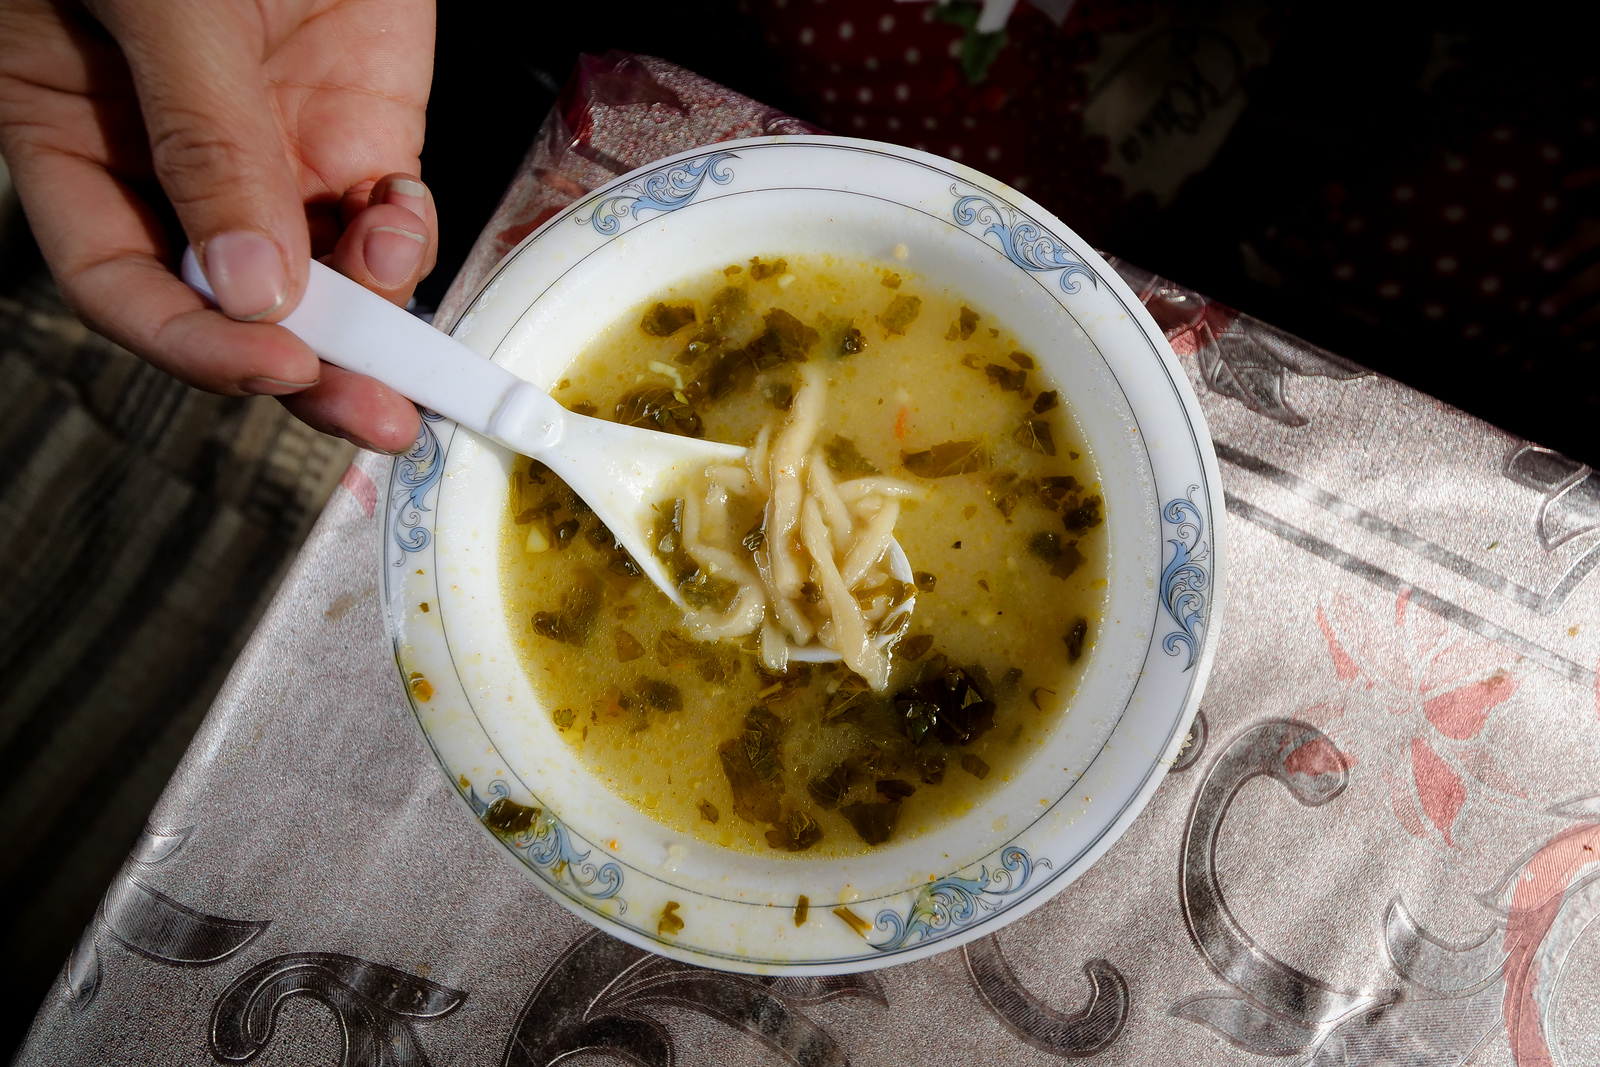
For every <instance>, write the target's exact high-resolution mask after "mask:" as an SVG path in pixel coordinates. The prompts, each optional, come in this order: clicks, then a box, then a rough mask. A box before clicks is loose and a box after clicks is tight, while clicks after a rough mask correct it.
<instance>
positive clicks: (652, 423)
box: [614, 385, 705, 437]
mask: <svg viewBox="0 0 1600 1067" xmlns="http://www.w3.org/2000/svg"><path fill="white" fill-rule="evenodd" d="M614 414H615V416H616V421H617V422H620V423H622V424H623V425H624V426H643V427H644V428H645V429H647V430H662V431H665V432H666V433H675V434H678V435H679V436H680V437H700V436H702V435H703V434H704V433H705V427H704V425H703V424H702V423H701V421H700V414H699V412H697V411H695V409H694V407H693V406H692V405H691V404H689V402H688V401H686V400H684V399H682V398H680V397H679V395H678V394H677V393H676V392H674V391H673V389H672V387H671V386H670V385H644V386H640V387H639V388H638V389H635V390H633V391H631V392H628V393H625V394H623V396H622V399H620V400H618V401H617V404H616V408H615V409H614Z"/></svg>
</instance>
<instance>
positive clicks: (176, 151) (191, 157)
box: [150, 122, 247, 204]
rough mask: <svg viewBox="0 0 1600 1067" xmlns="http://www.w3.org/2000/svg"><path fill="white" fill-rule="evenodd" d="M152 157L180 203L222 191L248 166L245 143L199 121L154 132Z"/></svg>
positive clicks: (171, 194)
mask: <svg viewBox="0 0 1600 1067" xmlns="http://www.w3.org/2000/svg"><path fill="white" fill-rule="evenodd" d="M150 159H151V162H152V163H153V164H154V166H155V171H156V174H157V175H159V176H160V178H161V182H162V185H163V186H165V187H166V190H167V195H168V196H169V197H171V198H172V200H173V202H174V203H177V204H181V203H187V202H192V201H197V200H207V199H211V198H212V197H214V196H218V195H221V194H222V193H223V192H224V191H225V190H226V189H227V188H229V187H231V186H235V185H236V184H237V182H238V180H239V179H240V177H242V175H243V172H244V171H245V170H246V166H247V165H246V163H245V160H246V159H247V153H246V152H245V150H244V148H243V146H242V145H240V144H239V143H238V142H237V141H235V140H233V139H231V138H229V137H226V136H223V135H219V134H218V133H216V132H215V131H212V130H207V129H206V128H204V127H203V126H202V125H200V124H199V123H196V122H180V123H176V124H173V125H172V126H171V127H170V128H168V129H164V130H162V131H160V132H156V133H153V134H152V137H151V142H150Z"/></svg>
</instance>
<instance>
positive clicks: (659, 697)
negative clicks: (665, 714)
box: [633, 678, 683, 711]
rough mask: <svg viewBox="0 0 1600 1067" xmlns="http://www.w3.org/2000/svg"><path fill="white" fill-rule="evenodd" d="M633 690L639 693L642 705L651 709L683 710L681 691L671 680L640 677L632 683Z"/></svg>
mask: <svg viewBox="0 0 1600 1067" xmlns="http://www.w3.org/2000/svg"><path fill="white" fill-rule="evenodd" d="M633 691H634V692H635V693H638V694H639V699H640V700H642V701H643V702H644V706H645V707H647V708H650V709H652V710H653V711H682V710H683V691H682V690H680V689H679V688H678V687H677V686H675V685H673V684H672V683H671V682H662V681H658V680H656V679H654V678H640V679H639V680H638V681H637V682H634V683H633Z"/></svg>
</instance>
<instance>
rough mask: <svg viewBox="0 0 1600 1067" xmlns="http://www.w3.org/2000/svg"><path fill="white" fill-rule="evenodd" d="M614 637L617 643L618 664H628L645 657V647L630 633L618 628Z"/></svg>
mask: <svg viewBox="0 0 1600 1067" xmlns="http://www.w3.org/2000/svg"><path fill="white" fill-rule="evenodd" d="M613 636H614V637H615V638H616V641H617V662H619V663H627V662H628V661H629V660H635V659H638V658H639V657H640V656H642V655H644V646H643V645H641V644H640V643H639V639H638V638H637V637H635V636H633V635H632V634H630V633H629V632H628V631H626V630H623V629H621V628H618V630H617V631H616V633H615V634H614V635H613Z"/></svg>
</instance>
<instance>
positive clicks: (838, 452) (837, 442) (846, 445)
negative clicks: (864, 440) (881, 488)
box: [822, 434, 882, 477]
mask: <svg viewBox="0 0 1600 1067" xmlns="http://www.w3.org/2000/svg"><path fill="white" fill-rule="evenodd" d="M822 452H823V454H824V455H825V456H827V457H828V469H829V470H833V471H837V472H839V473H840V474H843V475H846V476H848V477H855V476H858V475H866V474H880V473H882V472H881V471H879V470H878V468H877V467H874V466H873V465H872V464H871V463H870V462H869V461H868V460H867V457H866V456H863V455H862V454H861V450H860V449H858V448H857V447H856V443H855V442H854V441H852V440H850V438H848V437H841V436H840V435H839V434H834V435H833V440H831V441H829V442H828V443H826V444H824V445H823V446H822Z"/></svg>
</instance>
